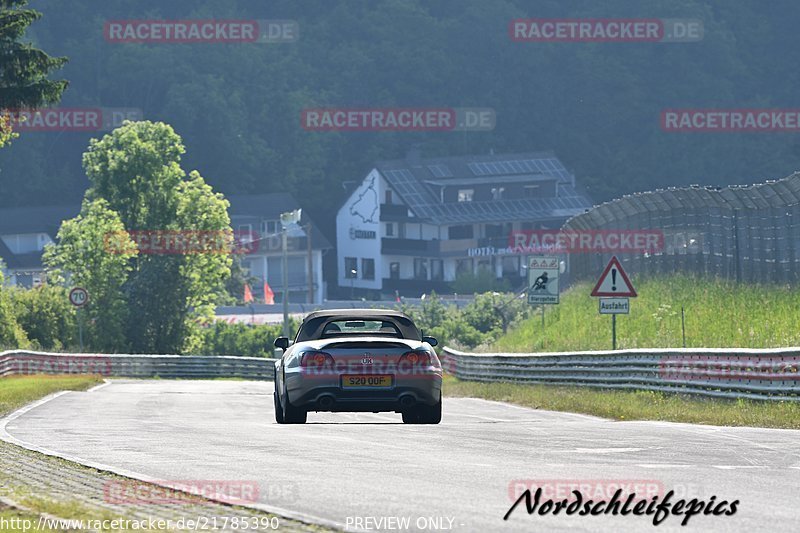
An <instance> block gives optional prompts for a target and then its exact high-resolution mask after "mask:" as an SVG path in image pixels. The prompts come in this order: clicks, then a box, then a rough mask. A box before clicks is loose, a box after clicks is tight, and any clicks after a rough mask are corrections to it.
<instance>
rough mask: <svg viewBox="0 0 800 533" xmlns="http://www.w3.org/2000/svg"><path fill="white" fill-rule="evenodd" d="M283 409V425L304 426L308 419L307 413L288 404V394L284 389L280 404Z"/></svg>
mask: <svg viewBox="0 0 800 533" xmlns="http://www.w3.org/2000/svg"><path fill="white" fill-rule="evenodd" d="M281 407H282V409H283V416H282V418H283V423H284V424H305V423H306V420H307V419H308V411H306V410H305V409H298V408H297V407H295V406H293V405H292V404H291V403H290V402H289V394H288V393H287V392H286V389H284V391H283V401H282V402H281Z"/></svg>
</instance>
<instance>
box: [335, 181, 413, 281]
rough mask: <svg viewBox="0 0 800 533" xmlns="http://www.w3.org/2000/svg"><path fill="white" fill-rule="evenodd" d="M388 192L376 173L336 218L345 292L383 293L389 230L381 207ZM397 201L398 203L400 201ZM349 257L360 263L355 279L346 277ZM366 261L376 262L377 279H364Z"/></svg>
mask: <svg viewBox="0 0 800 533" xmlns="http://www.w3.org/2000/svg"><path fill="white" fill-rule="evenodd" d="M386 188H387V186H386V183H385V182H384V181H383V179H382V178H381V177H380V174H379V173H378V171H377V170H375V169H373V170H372V172H370V173H369V174H368V175H367V177H366V178H365V179H364V181H363V182H362V183H361V184H360V185H359V186H358V188H357V189H356V190H355V191H353V193H352V194H351V195H350V197H349V198H348V199H347V201H346V202H345V203H344V205H343V206H342V208H341V209H340V210H339V213H338V214H337V215H336V254H337V270H338V275H337V281H338V284H339V286H340V287H342V288H347V287H353V288H356V289H373V290H380V289H381V273H382V272H383V264H382V261H381V237H382V236H383V234H384V232H385V227H384V226H382V225H381V223H380V204H381V203H382V202H383V201H384V199H385V194H386ZM395 196H396V195H395ZM394 201H395V203H397V201H398V200H397V199H394ZM408 231H410V230H408V228H407V232H408ZM418 233H419V229H417V235H418ZM412 235H413V233H412ZM412 238H418V237H412ZM347 257H351V258H355V259H356V261H357V266H356V271H357V274H356V277H355V278H349V277H347V276H346V274H347V271H348V270H349V269H346V268H345V258H347ZM362 259H372V260H373V261H374V264H375V270H374V272H375V275H374V279H372V280H370V279H364V276H363V274H364V272H363V267H362Z"/></svg>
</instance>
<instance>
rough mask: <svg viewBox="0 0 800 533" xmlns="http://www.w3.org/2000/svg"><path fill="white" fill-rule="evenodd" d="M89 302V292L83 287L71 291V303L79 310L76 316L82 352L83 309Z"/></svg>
mask: <svg viewBox="0 0 800 533" xmlns="http://www.w3.org/2000/svg"><path fill="white" fill-rule="evenodd" d="M88 301H89V292H88V291H87V290H86V289H84V288H83V287H74V288H73V289H72V290H71V291H69V303H71V304H72V305H74V306H75V307H76V308H77V310H76V311H75V314H76V319H77V321H78V344H79V346H80V350H81V351H83V313H81V309H82V308H83V306H84V305H86V303H87V302H88Z"/></svg>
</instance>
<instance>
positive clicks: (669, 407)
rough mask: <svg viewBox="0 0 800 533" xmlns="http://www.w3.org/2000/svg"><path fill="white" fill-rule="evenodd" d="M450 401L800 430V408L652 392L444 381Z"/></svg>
mask: <svg viewBox="0 0 800 533" xmlns="http://www.w3.org/2000/svg"><path fill="white" fill-rule="evenodd" d="M443 386H444V393H445V396H449V397H469V398H483V399H484V400H494V401H498V402H508V403H513V404H516V405H521V406H523V407H532V408H534V409H546V410H549V411H564V412H568V413H583V414H587V415H594V416H600V417H603V418H608V419H611V420H620V421H622V420H663V421H668V422H688V423H693V424H708V425H713V426H749V427H765V428H783V429H800V403H798V402H758V401H748V400H721V399H716V398H715V399H706V398H696V397H690V396H686V395H682V394H670V393H662V392H652V391H616V390H615V391H607V390H597V389H588V388H582V387H556V386H551V385H525V384H519V383H478V382H473V381H461V380H459V379H456V378H454V377H452V376H445V379H444V384H443Z"/></svg>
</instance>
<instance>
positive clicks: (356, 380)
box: [342, 375, 392, 389]
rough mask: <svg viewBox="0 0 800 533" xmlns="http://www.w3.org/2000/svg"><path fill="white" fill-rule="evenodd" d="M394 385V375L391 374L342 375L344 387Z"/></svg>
mask: <svg viewBox="0 0 800 533" xmlns="http://www.w3.org/2000/svg"><path fill="white" fill-rule="evenodd" d="M391 386H392V376H389V375H377V376H376V375H354V376H342V388H343V389H351V388H360V387H369V388H388V387H391Z"/></svg>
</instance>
